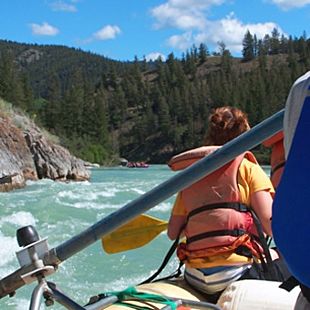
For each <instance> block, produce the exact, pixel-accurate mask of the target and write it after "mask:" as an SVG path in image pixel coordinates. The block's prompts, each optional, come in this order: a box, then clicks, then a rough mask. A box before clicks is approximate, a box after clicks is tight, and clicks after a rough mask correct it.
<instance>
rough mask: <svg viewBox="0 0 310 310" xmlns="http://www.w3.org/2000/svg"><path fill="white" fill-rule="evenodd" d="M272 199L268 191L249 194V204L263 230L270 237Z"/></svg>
mask: <svg viewBox="0 0 310 310" xmlns="http://www.w3.org/2000/svg"><path fill="white" fill-rule="evenodd" d="M272 203H273V199H272V196H271V193H270V192H268V191H258V192H255V193H252V195H251V206H252V208H253V210H254V211H255V213H256V214H257V216H258V217H259V219H260V221H261V223H262V226H263V229H264V232H265V233H266V234H267V235H269V236H271V237H272V230H271V216H272Z"/></svg>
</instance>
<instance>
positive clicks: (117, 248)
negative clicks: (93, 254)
mask: <svg viewBox="0 0 310 310" xmlns="http://www.w3.org/2000/svg"><path fill="white" fill-rule="evenodd" d="M167 226H168V223H167V222H166V221H162V220H160V219H157V218H155V217H152V216H149V215H145V214H141V215H139V216H138V217H136V218H134V219H133V220H132V221H130V222H129V223H127V224H125V225H123V226H121V227H119V228H118V229H116V230H114V231H113V232H112V233H110V234H108V235H106V236H104V237H103V238H102V239H101V242H102V247H103V249H104V250H105V251H106V252H107V253H109V254H113V253H119V252H123V251H128V250H133V249H136V248H139V247H142V246H143V245H145V244H147V243H149V242H150V241H152V240H153V239H154V238H156V236H157V235H159V234H160V233H161V232H162V231H164V230H166V229H167Z"/></svg>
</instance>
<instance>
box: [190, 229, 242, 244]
mask: <svg viewBox="0 0 310 310" xmlns="http://www.w3.org/2000/svg"><path fill="white" fill-rule="evenodd" d="M244 234H246V231H245V230H243V229H223V230H214V231H208V232H205V233H202V234H199V235H195V236H192V237H189V238H187V239H186V243H187V244H189V243H191V242H195V241H198V240H201V239H205V238H210V237H218V236H232V237H239V236H242V235H244Z"/></svg>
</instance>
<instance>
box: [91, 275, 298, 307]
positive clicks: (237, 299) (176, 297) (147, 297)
mask: <svg viewBox="0 0 310 310" xmlns="http://www.w3.org/2000/svg"><path fill="white" fill-rule="evenodd" d="M280 284H281V283H280V282H273V281H264V280H242V281H237V282H235V283H233V284H231V285H230V286H228V287H227V289H226V290H225V291H224V292H223V293H222V295H221V296H220V298H219V300H218V302H217V304H216V305H214V304H211V303H209V302H208V300H207V299H206V297H205V295H204V294H202V293H199V292H197V291H195V290H193V289H192V288H191V287H190V286H188V284H187V283H186V282H185V281H184V280H183V279H179V280H174V281H166V282H155V283H148V284H143V285H140V286H138V287H136V288H134V292H135V291H136V292H138V293H139V294H140V293H141V296H139V294H137V295H136V294H132V295H131V292H132V291H130V292H129V293H128V295H127V296H126V298H125V300H123V301H122V302H121V303H117V299H116V298H115V299H114V300H113V302H114V303H113V304H112V305H107V303H106V301H108V300H109V298H111V295H107V296H106V297H105V298H103V299H100V300H96V302H94V303H93V304H92V306H93V307H95V306H96V304H97V306H99V305H100V304H102V308H101V309H104V308H105V309H107V310H124V309H125V308H124V307H127V308H128V307H131V306H134V307H136V308H138V309H145V308H147V309H148V308H149V309H152V307H154V309H162V308H165V307H170V308H173V305H171V303H173V302H174V303H175V307H176V308H177V309H180V310H181V309H187V310H189V309H222V310H264V309H266V310H291V309H294V305H295V302H296V299H297V296H298V294H299V292H300V289H299V288H295V289H294V290H292V291H291V292H287V291H285V290H284V289H281V288H279V285H280ZM123 292H125V295H126V291H123ZM113 296H115V295H113ZM137 296H139V297H138V298H137ZM140 297H141V299H140ZM94 299H96V298H94ZM105 299H106V301H105ZM158 299H160V302H156V300H158ZM165 309H166V308H165Z"/></svg>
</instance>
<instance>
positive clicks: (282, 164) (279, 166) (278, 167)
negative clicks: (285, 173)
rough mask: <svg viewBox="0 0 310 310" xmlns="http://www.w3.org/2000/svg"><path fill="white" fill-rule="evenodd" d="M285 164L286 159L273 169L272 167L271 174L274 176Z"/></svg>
mask: <svg viewBox="0 0 310 310" xmlns="http://www.w3.org/2000/svg"><path fill="white" fill-rule="evenodd" d="M284 166H285V160H284V161H282V162H280V163H279V164H277V165H276V166H274V167H273V168H272V169H271V172H270V176H272V175H273V174H274V173H275V172H276V171H277V170H278V169H280V168H282V167H284Z"/></svg>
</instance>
